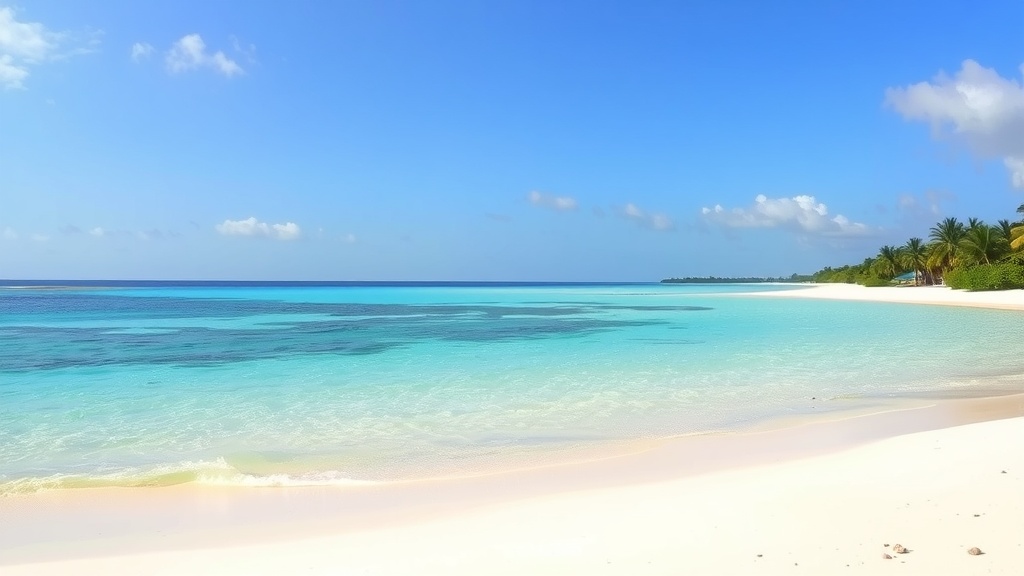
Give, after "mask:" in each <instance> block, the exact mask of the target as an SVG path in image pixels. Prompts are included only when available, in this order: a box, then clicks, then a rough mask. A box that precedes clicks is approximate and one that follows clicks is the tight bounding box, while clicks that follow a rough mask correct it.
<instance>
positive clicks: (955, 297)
mask: <svg viewBox="0 0 1024 576" xmlns="http://www.w3.org/2000/svg"><path fill="white" fill-rule="evenodd" d="M747 295H748V296H764V297H768V298H821V299H826V300H863V301H873V302H902V303H906V304H936V305H941V306H967V307H971V308H993V309H999V310H1024V290H1000V291H995V292H964V291H962V290H953V289H952V288H949V287H948V286H882V287H877V288H865V287H864V286H860V285H858V284H801V285H800V287H799V288H798V289H796V290H783V291H779V292H756V293H751V294H747Z"/></svg>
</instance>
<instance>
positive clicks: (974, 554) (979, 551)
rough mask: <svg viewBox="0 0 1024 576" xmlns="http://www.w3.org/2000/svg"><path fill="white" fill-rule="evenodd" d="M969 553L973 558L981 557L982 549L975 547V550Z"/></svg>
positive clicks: (972, 549)
mask: <svg viewBox="0 0 1024 576" xmlns="http://www.w3.org/2000/svg"><path fill="white" fill-rule="evenodd" d="M967 553H968V554H970V555H971V556H981V548H978V547H977V546H975V547H974V548H971V549H970V550H968V551H967Z"/></svg>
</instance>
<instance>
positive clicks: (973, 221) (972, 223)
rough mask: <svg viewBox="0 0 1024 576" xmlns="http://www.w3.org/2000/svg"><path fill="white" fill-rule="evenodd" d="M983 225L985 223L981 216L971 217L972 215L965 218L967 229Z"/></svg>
mask: <svg viewBox="0 0 1024 576" xmlns="http://www.w3.org/2000/svg"><path fill="white" fill-rule="evenodd" d="M984 225H985V223H984V222H982V221H981V218H973V217H972V218H968V219H967V229H968V230H974V229H975V228H981V227H982V226H984Z"/></svg>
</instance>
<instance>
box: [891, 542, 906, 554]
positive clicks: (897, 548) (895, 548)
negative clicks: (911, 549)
mask: <svg viewBox="0 0 1024 576" xmlns="http://www.w3.org/2000/svg"><path fill="white" fill-rule="evenodd" d="M892 551H893V552H895V553H897V554H906V553H907V549H906V548H904V547H903V545H902V544H896V545H894V546H893V547H892Z"/></svg>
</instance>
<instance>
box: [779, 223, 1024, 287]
mask: <svg viewBox="0 0 1024 576" xmlns="http://www.w3.org/2000/svg"><path fill="white" fill-rule="evenodd" d="M1017 213H1018V214H1019V215H1022V216H1024V204H1021V205H1020V207H1019V208H1017ZM928 240H929V241H928V242H927V243H926V242H925V241H924V240H922V239H921V238H911V239H910V240H908V241H907V243H906V244H904V245H903V246H882V247H881V248H880V249H879V250H878V254H877V255H876V256H875V257H874V258H867V259H865V260H864V262H862V263H860V264H852V265H847V266H842V267H840V268H832V267H828V268H825V269H823V270H819V271H818V272H815V273H814V274H812V275H811V279H812V280H814V281H815V282H843V283H849V284H853V283H856V284H862V285H864V286H890V285H892V284H893V283H894V278H896V277H897V276H900V275H902V274H905V273H908V272H913V273H914V278H913V283H914V285H915V286H917V285H921V284H938V283H940V282H943V281H944V282H945V284H946V285H948V286H950V287H953V288H959V289H965V290H1009V289H1013V288H1024V220H1022V221H1018V222H1010V221H1009V220H1000V221H999V222H997V223H996V225H994V226H990V225H988V224H986V223H985V222H983V221H981V220H979V219H978V218H969V219H968V220H967V222H966V223H964V222H960V221H959V220H957V219H956V218H946V219H944V220H942V221H941V222H938V223H937V224H935V226H932V227H931V229H930V230H929V231H928ZM794 276H795V275H794Z"/></svg>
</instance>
